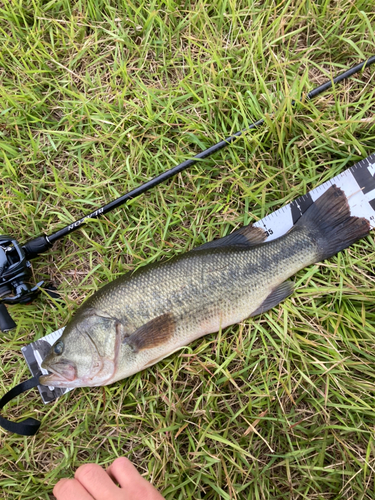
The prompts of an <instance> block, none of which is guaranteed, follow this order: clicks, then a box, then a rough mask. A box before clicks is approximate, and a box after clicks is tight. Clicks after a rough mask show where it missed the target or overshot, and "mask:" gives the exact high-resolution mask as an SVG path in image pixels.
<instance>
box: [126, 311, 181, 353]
mask: <svg viewBox="0 0 375 500" xmlns="http://www.w3.org/2000/svg"><path fill="white" fill-rule="evenodd" d="M175 329H176V321H175V319H174V317H173V314H171V313H165V314H162V315H160V316H157V317H156V318H154V319H152V320H151V321H148V322H147V323H145V324H144V325H142V326H141V327H140V328H138V330H136V331H135V332H134V333H132V334H131V335H129V336H128V337H125V338H124V340H123V341H122V343H123V344H128V345H129V346H130V347H131V348H132V350H133V351H134V352H138V351H141V350H142V349H152V348H153V347H158V346H159V345H163V344H165V343H166V342H168V340H169V339H170V338H171V336H172V335H173V333H174V332H175Z"/></svg>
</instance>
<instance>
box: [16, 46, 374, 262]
mask: <svg viewBox="0 0 375 500" xmlns="http://www.w3.org/2000/svg"><path fill="white" fill-rule="evenodd" d="M374 63H375V56H372V57H370V58H369V59H367V61H365V62H362V63H359V64H357V65H356V66H353V67H352V68H350V69H348V70H346V71H344V72H343V73H340V74H339V75H337V76H336V77H335V78H333V79H331V80H327V81H326V82H325V83H323V84H322V85H319V87H316V88H315V89H313V90H311V91H310V92H309V93H308V94H307V96H306V97H307V99H313V98H314V97H316V96H318V95H319V94H321V93H322V92H324V91H325V90H328V89H330V88H331V87H332V86H333V85H334V84H336V83H339V82H341V81H342V80H345V79H346V78H349V77H350V76H352V75H354V74H355V73H358V72H359V71H361V70H364V69H365V68H367V67H368V66H370V65H371V64H374ZM292 103H293V104H295V101H293V102H292ZM263 123H264V119H263V118H261V119H260V120H258V121H256V122H254V123H252V124H251V125H250V126H249V127H247V128H244V129H243V130H240V131H239V132H236V133H235V134H233V135H231V136H229V137H227V138H226V139H224V140H222V141H220V142H218V143H217V144H214V145H213V146H211V147H209V148H208V149H205V150H204V151H201V152H200V153H198V154H197V155H195V156H193V158H190V159H188V160H185V161H183V162H182V163H180V164H179V165H176V166H175V167H172V168H170V169H169V170H167V171H166V172H163V173H162V174H160V175H158V176H156V177H154V178H153V179H150V180H149V181H147V182H145V183H144V184H141V185H140V186H138V187H136V188H135V189H133V190H132V191H129V192H128V193H126V194H124V195H123V196H120V197H119V198H117V199H116V200H113V201H111V202H110V203H108V204H107V205H104V206H103V207H100V208H98V209H97V210H94V211H93V212H91V213H90V214H88V215H86V216H84V217H82V218H81V219H78V220H77V221H75V222H72V223H71V224H68V225H67V226H66V227H64V228H62V229H60V230H59V231H57V232H56V233H53V234H51V235H50V236H45V235H42V236H38V237H37V238H34V239H33V240H30V241H29V242H27V243H25V245H24V246H23V249H24V251H25V253H26V256H27V258H29V259H32V258H34V257H36V256H37V255H39V253H42V252H44V251H46V250H48V248H50V247H51V246H52V245H53V244H54V243H55V242H56V241H57V240H59V239H61V238H63V237H64V236H66V235H67V234H69V233H71V232H73V231H75V230H76V229H78V228H79V227H80V226H81V225H82V224H83V223H84V222H85V221H86V219H89V218H90V219H95V218H97V217H99V216H101V215H104V214H106V213H107V212H110V211H111V210H113V209H115V208H117V207H119V206H121V205H123V204H124V203H126V202H127V201H129V200H131V199H133V198H136V197H137V196H139V195H141V194H143V193H145V192H146V191H148V190H150V189H152V188H154V187H155V186H157V185H158V184H161V183H162V182H164V181H166V180H167V179H169V178H171V177H173V176H174V175H176V174H178V173H180V172H182V171H183V170H186V169H187V168H189V167H191V166H192V165H194V164H195V163H197V162H198V161H199V160H203V159H205V158H208V157H209V156H211V155H212V154H214V153H216V152H217V151H220V150H221V149H223V148H225V147H227V146H229V144H231V143H232V142H233V141H234V140H235V139H237V137H240V136H241V135H242V134H243V133H245V132H247V131H249V130H252V129H255V128H258V127H259V126H260V125H262V124H263Z"/></svg>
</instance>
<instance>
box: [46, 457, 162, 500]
mask: <svg viewBox="0 0 375 500" xmlns="http://www.w3.org/2000/svg"><path fill="white" fill-rule="evenodd" d="M116 483H117V484H119V486H117V485H116ZM53 494H54V495H55V497H56V499H57V500H164V498H163V497H162V496H161V494H160V493H159V492H158V491H157V490H156V489H155V488H154V487H153V486H152V484H150V483H149V482H148V481H146V479H144V478H143V477H142V476H141V475H140V474H139V472H138V471H137V469H136V468H135V467H134V465H133V464H132V463H131V462H130V460H128V459H127V458H125V457H120V458H116V460H115V461H114V462H113V463H112V464H111V465H110V466H109V467H108V469H107V470H106V471H105V470H104V469H103V468H102V467H100V465H97V464H85V465H81V467H79V468H78V469H77V470H76V472H75V474H74V479H60V481H59V482H58V483H57V484H56V486H55V487H54V488H53Z"/></svg>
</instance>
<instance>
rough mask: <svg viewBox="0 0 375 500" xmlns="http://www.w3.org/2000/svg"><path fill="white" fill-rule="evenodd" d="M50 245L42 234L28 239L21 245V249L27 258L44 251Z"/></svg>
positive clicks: (32, 257)
mask: <svg viewBox="0 0 375 500" xmlns="http://www.w3.org/2000/svg"><path fill="white" fill-rule="evenodd" d="M51 246H52V243H50V242H49V241H48V240H47V238H46V237H45V236H44V235H43V236H37V237H36V238H34V239H33V240H30V241H28V242H27V243H25V244H24V245H23V247H22V248H23V250H24V252H25V255H26V258H27V259H34V258H35V257H37V256H38V255H39V254H41V253H43V252H46V251H47V250H49V249H50V248H51Z"/></svg>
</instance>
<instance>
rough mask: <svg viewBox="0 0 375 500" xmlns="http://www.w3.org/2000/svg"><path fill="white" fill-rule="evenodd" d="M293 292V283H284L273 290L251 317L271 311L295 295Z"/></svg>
mask: <svg viewBox="0 0 375 500" xmlns="http://www.w3.org/2000/svg"><path fill="white" fill-rule="evenodd" d="M293 290H294V283H293V281H284V282H283V283H281V285H279V286H277V287H276V288H274V289H273V290H272V292H271V293H270V294H269V295H268V297H267V298H266V299H265V300H264V302H263V303H262V304H261V305H260V306H259V307H258V308H257V309H256V310H255V311H254V312H252V313H251V314H250V317H251V316H256V315H257V314H261V313H263V312H266V311H269V310H270V309H272V308H273V307H275V306H277V304H280V302H282V301H283V300H284V299H286V298H287V297H289V295H291V294H292V293H293Z"/></svg>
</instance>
